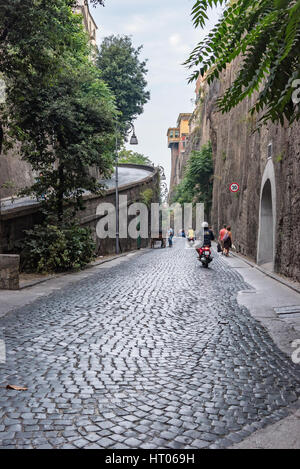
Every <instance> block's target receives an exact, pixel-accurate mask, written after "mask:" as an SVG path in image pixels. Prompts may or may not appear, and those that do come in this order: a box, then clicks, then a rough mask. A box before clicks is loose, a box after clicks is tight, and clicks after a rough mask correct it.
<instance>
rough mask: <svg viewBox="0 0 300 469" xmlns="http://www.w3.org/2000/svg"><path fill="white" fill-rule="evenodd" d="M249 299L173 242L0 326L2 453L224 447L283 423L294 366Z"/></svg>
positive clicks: (239, 284) (217, 266)
mask: <svg viewBox="0 0 300 469" xmlns="http://www.w3.org/2000/svg"><path fill="white" fill-rule="evenodd" d="M182 243H183V244H182ZM199 285H205V289H203V288H202V289H201V288H200V289H199ZM247 289H248V286H247V285H246V284H245V283H244V281H243V279H242V277H241V276H240V275H239V273H238V272H237V271H236V269H230V268H229V267H228V266H227V265H226V264H225V263H224V261H223V260H222V258H221V257H217V256H215V258H214V262H213V268H211V269H210V270H209V271H207V270H206V269H202V268H201V266H200V265H199V263H198V261H197V258H196V256H195V252H194V250H189V249H184V240H183V241H182V240H179V239H176V240H175V243H174V246H173V248H172V250H171V249H170V250H158V249H157V250H152V251H151V252H145V253H143V254H142V255H139V256H135V257H133V258H132V259H131V260H130V261H128V262H125V263H120V264H118V265H116V266H114V267H108V268H107V269H106V270H105V275H104V270H102V269H99V271H98V272H96V273H95V274H92V275H91V276H88V277H87V278H86V279H83V280H81V281H80V282H79V283H73V284H71V285H69V286H68V287H66V288H63V289H62V290H60V291H54V292H53V293H52V294H50V295H48V296H47V297H43V298H40V299H38V300H36V301H35V302H33V303H31V304H27V305H25V306H24V307H22V308H21V309H19V310H15V311H13V312H12V313H10V314H9V315H7V316H5V317H3V318H1V319H0V330H1V331H2V330H3V333H4V335H5V336H6V348H7V352H8V357H9V361H8V362H7V364H1V382H3V384H2V385H1V386H2V387H1V386H0V446H1V447H7V448H10V447H12V448H25V447H35V448H38V447H43V446H45V447H47V446H48V445H49V446H51V447H52V448H91V449H92V448H93V449H94V448H95V449H96V448H116V445H118V448H119V449H132V448H135V447H138V448H151V449H155V448H173V449H182V448H187V447H188V448H202V447H203V448H206V447H209V448H214V447H219V448H223V447H227V446H228V445H229V443H230V442H231V444H232V443H233V442H236V441H240V439H243V438H246V437H247V436H248V435H250V434H251V433H252V432H254V431H256V430H257V429H260V428H263V427H264V426H266V425H269V424H271V423H273V422H275V421H277V420H278V419H280V418H284V416H286V415H287V414H288V413H289V409H290V406H291V404H293V403H294V402H295V400H296V399H297V398H298V397H299V396H300V374H299V367H297V365H295V364H293V363H292V362H291V361H290V360H288V359H287V357H286V356H285V355H284V354H283V353H282V352H281V351H280V350H279V349H278V348H277V347H276V345H275V344H274V343H273V341H272V340H271V338H270V337H269V335H268V334H267V332H266V330H265V329H264V328H263V327H262V326H261V325H260V323H258V322H257V321H256V320H255V319H254V318H253V317H252V316H251V315H250V314H249V312H248V311H247V309H246V308H244V307H241V306H239V304H238V303H237V294H238V292H239V291H240V290H247ZM26 351H30V356H28V353H27V352H26ZM12 352H13V353H12ZM7 382H12V383H14V382H15V383H20V382H21V383H23V382H24V383H27V384H28V387H29V391H28V393H14V392H12V393H7V390H6V389H5V386H4V384H5V383H7ZM0 384H1V383H0Z"/></svg>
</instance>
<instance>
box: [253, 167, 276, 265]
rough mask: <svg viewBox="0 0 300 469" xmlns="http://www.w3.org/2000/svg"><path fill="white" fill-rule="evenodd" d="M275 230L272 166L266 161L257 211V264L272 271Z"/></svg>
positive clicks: (274, 188) (274, 193) (274, 186)
mask: <svg viewBox="0 0 300 469" xmlns="http://www.w3.org/2000/svg"><path fill="white" fill-rule="evenodd" d="M275 230H276V183H275V171H274V165H273V162H272V160H271V159H269V160H268V163H267V166H266V168H265V171H264V175H263V179H262V184H261V193H260V210H259V230H258V248H257V264H259V265H262V264H265V266H266V268H267V269H268V270H272V271H273V270H274V263H275V232H276V231H275Z"/></svg>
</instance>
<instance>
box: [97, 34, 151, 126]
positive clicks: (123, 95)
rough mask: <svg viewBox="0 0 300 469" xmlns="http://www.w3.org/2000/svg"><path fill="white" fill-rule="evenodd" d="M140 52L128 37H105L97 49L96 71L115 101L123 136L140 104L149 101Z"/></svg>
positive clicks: (140, 109)
mask: <svg viewBox="0 0 300 469" xmlns="http://www.w3.org/2000/svg"><path fill="white" fill-rule="evenodd" d="M141 50H142V46H140V47H138V48H137V49H135V48H134V46H133V45H132V41H131V38H130V37H129V36H109V37H106V38H105V39H104V40H103V42H102V44H101V46H100V51H99V57H98V67H99V69H100V70H101V74H102V78H103V80H104V81H105V82H106V83H107V84H108V86H109V88H110V90H111V91H112V92H113V94H114V95H115V97H116V105H117V108H118V110H119V111H120V112H121V116H120V118H119V121H120V129H122V130H123V134H125V133H126V131H127V130H128V123H130V122H132V121H133V120H134V119H135V118H136V117H137V116H138V115H140V114H142V112H143V109H144V104H146V103H147V101H149V99H150V93H149V91H146V86H147V82H146V79H145V75H146V73H147V69H146V60H140V53H141Z"/></svg>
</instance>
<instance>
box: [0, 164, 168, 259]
mask: <svg viewBox="0 0 300 469" xmlns="http://www.w3.org/2000/svg"><path fill="white" fill-rule="evenodd" d="M120 166H123V165H120ZM124 166H130V167H136V168H141V169H147V170H148V171H150V172H151V174H149V176H148V177H146V178H145V179H143V180H141V181H138V182H136V183H130V184H128V185H124V186H121V187H120V189H119V193H120V196H121V195H125V194H126V195H127V198H128V205H130V204H132V203H134V202H142V201H143V192H144V191H145V190H146V189H151V190H152V191H153V202H158V198H159V176H158V170H157V169H156V168H153V167H151V166H142V165H124ZM84 199H85V207H86V208H85V210H84V211H82V212H80V214H79V218H80V222H81V224H82V226H88V227H90V228H91V230H92V233H93V237H94V240H95V242H96V253H97V255H105V254H110V253H113V252H115V239H109V238H107V239H105V240H99V239H98V237H97V236H96V227H97V223H98V221H99V220H100V219H101V216H99V215H97V207H98V205H99V204H100V203H104V202H105V203H112V204H113V205H115V189H111V190H108V191H106V193H105V196H102V197H100V196H99V195H86V196H85V197H84ZM41 218H42V217H41V213H40V205H39V204H37V205H31V206H27V207H26V206H25V207H15V208H13V209H10V210H6V211H4V212H2V213H1V214H0V253H15V252H16V247H17V244H18V243H19V242H20V241H21V240H22V239H23V238H24V230H28V229H31V228H32V227H33V226H34V225H35V224H38V223H40V221H41ZM131 218H134V217H129V221H130V219H131ZM146 246H148V240H142V245H141V247H146ZM120 248H121V251H122V252H125V251H129V250H133V249H136V248H137V241H136V240H132V239H120Z"/></svg>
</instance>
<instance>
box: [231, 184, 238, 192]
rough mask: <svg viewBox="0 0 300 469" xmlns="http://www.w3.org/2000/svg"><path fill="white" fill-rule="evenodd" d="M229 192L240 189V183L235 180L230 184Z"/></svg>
mask: <svg viewBox="0 0 300 469" xmlns="http://www.w3.org/2000/svg"><path fill="white" fill-rule="evenodd" d="M230 190H231V192H238V191H239V190H240V185H239V184H238V183H237V182H233V183H232V184H230Z"/></svg>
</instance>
